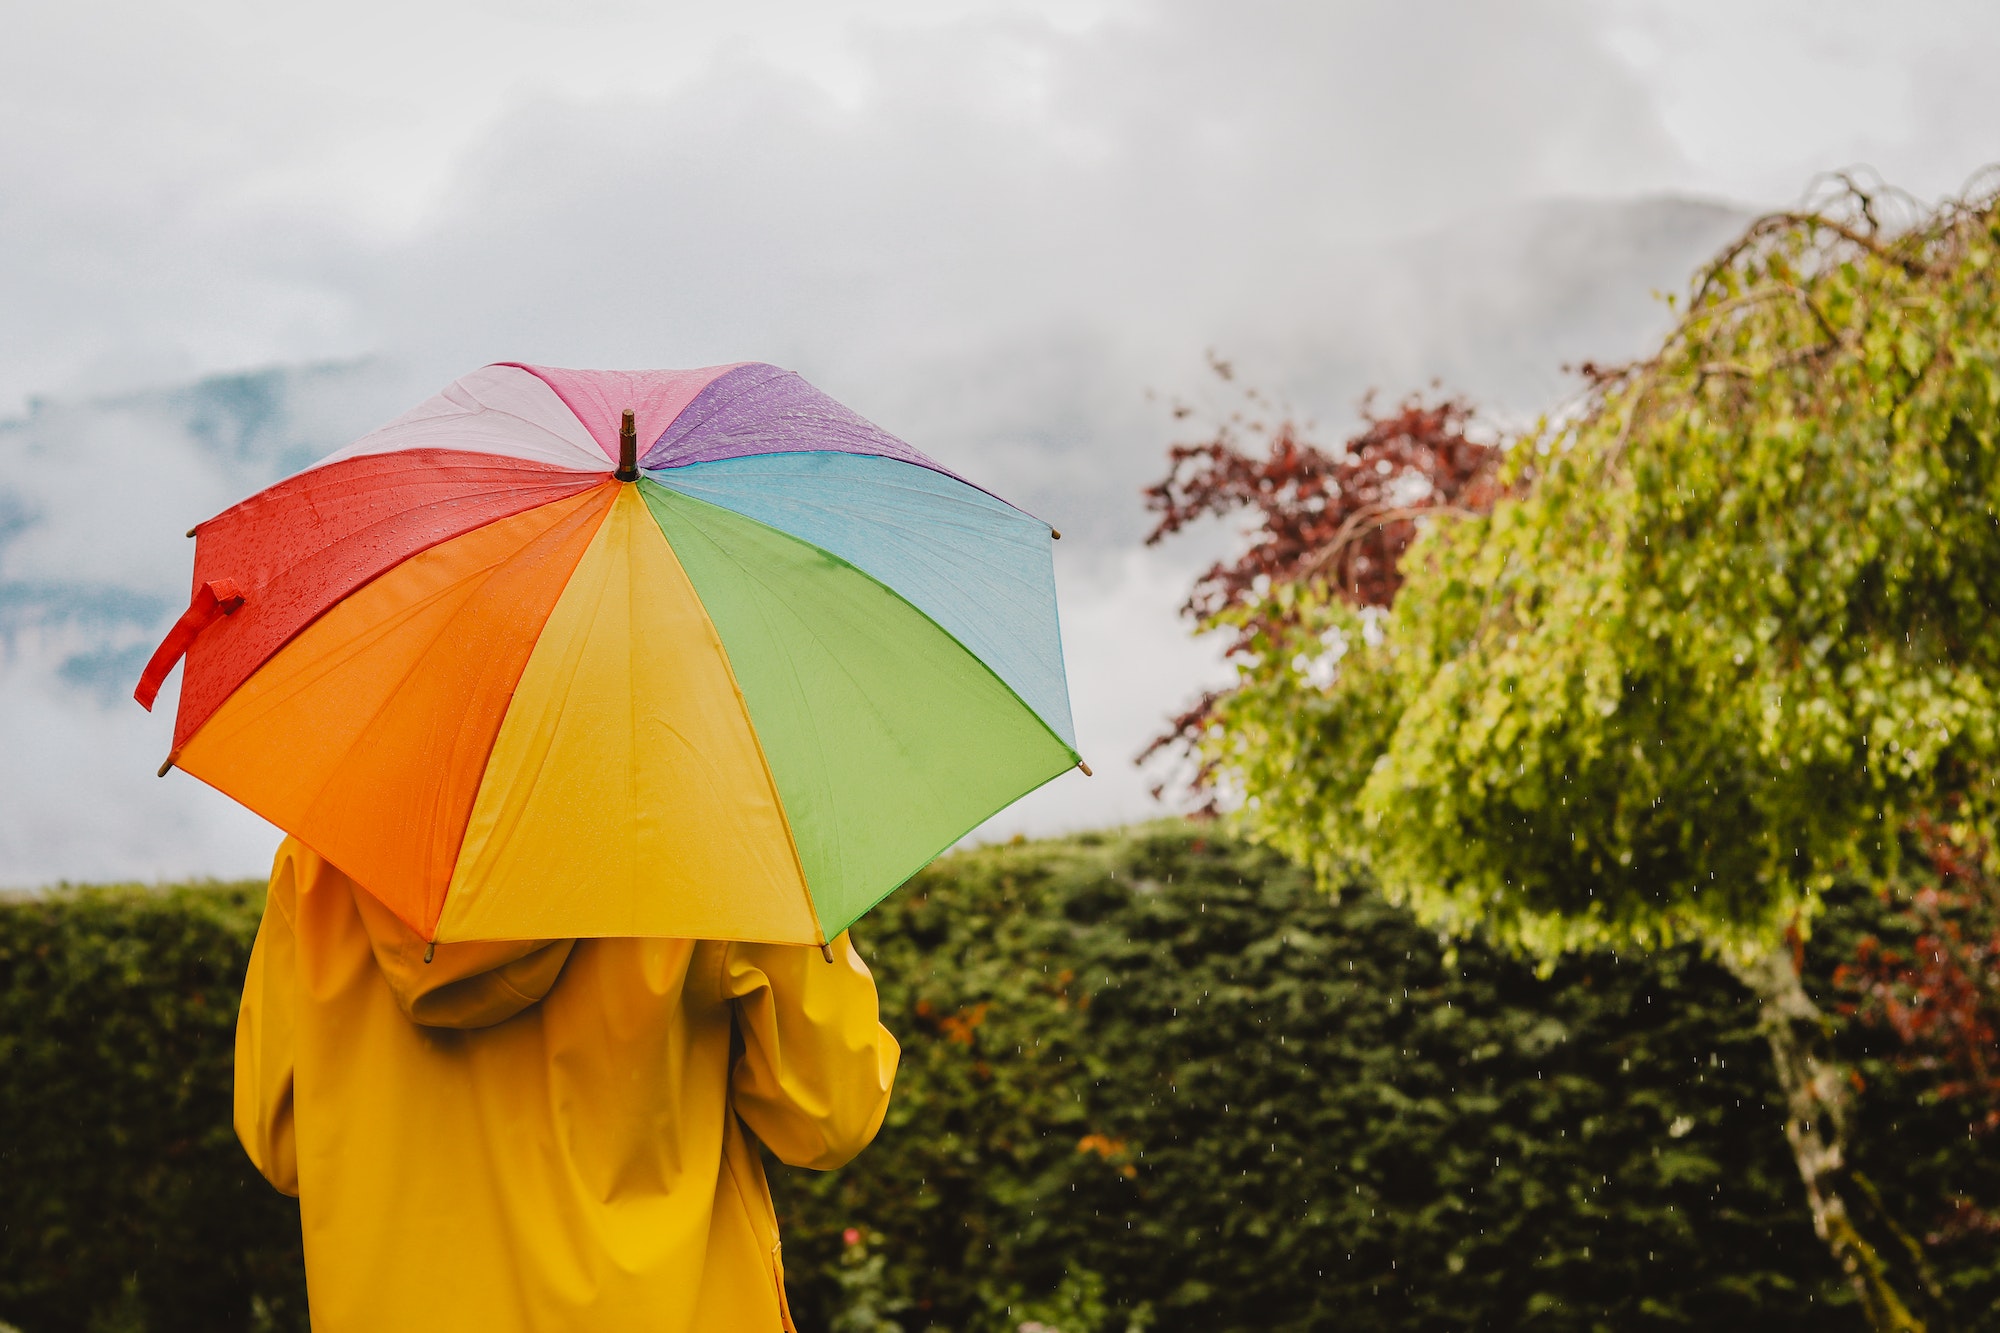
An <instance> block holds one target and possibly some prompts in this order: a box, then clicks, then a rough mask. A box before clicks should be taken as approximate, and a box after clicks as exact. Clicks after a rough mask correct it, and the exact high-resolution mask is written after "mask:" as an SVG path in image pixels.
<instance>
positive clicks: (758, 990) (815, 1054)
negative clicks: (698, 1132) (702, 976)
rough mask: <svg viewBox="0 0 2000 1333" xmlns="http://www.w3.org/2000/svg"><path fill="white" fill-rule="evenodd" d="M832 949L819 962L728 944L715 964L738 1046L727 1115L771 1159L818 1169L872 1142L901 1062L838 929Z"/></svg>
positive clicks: (867, 981)
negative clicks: (772, 1155)
mask: <svg viewBox="0 0 2000 1333" xmlns="http://www.w3.org/2000/svg"><path fill="white" fill-rule="evenodd" d="M832 947H833V962H832V963H831V964H829V963H828V962H827V961H826V960H825V959H824V958H822V957H821V956H820V952H819V950H818V949H811V948H800V947H799V946H797V945H787V944H732V945H730V946H729V947H728V950H727V952H726V953H725V954H724V957H723V965H722V998H723V999H725V1000H728V1001H733V1002H734V1004H735V1009H736V1029H737V1031H738V1033H739V1034H741V1036H742V1040H743V1053H742V1055H741V1056H740V1057H739V1058H738V1059H737V1061H736V1066H735V1068H734V1069H733V1070H732V1071H731V1074H730V1084H729V1090H730V1101H731V1103H732V1105H733V1106H734V1107H735V1110H736V1114H737V1115H739V1116H741V1117H742V1118H743V1122H744V1123H745V1124H746V1125H748V1126H749V1127H750V1129H751V1131H752V1132H754V1133H755V1134H756V1135H757V1137H758V1138H759V1139H761V1140H763V1142H764V1146H765V1147H767V1148H769V1149H770V1150H771V1151H772V1152H773V1153H775V1154H776V1155H777V1156H778V1159H779V1160H780V1161H782V1162H785V1163H787V1164H788V1165H791V1166H806V1167H812V1168H813V1169H815V1170H819V1171H828V1170H831V1169H832V1168H834V1167H836V1166H840V1165H842V1164H844V1163H845V1162H847V1161H848V1160H849V1159H851V1158H852V1157H853V1156H854V1155H855V1154H856V1153H858V1152H860V1151H861V1150H862V1149H863V1148H865V1147H867V1146H868V1142H869V1140H871V1139H873V1138H874V1137H875V1131H876V1130H878V1129H880V1128H881V1127H882V1117H883V1116H884V1115H885V1114H886V1113H887V1112H888V1110H889V1089H890V1086H891V1085H892V1084H893V1083H894V1082H895V1079H896V1062H897V1061H898V1060H899V1059H900V1058H901V1055H902V1049H901V1048H900V1047H899V1046H897V1044H896V1039H895V1038H894V1037H892V1036H890V1035H889V1031H888V1029H886V1028H884V1027H883V1026H882V1024H881V1022H880V1021H879V1020H878V1017H877V1002H876V997H875V978H874V976H873V975H872V974H870V972H869V971H868V965H867V964H866V963H864V962H862V961H861V955H860V954H859V953H857V952H855V949H854V942H853V941H852V940H851V939H849V938H848V936H847V935H846V933H845V932H843V933H842V934H841V936H840V937H839V938H838V939H836V940H834V941H833V946H832Z"/></svg>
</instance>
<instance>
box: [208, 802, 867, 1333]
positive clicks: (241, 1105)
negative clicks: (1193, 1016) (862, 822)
mask: <svg viewBox="0 0 2000 1333" xmlns="http://www.w3.org/2000/svg"><path fill="white" fill-rule="evenodd" d="M833 949H834V962H833V964H832V965H831V966H829V965H828V964H827V963H826V962H825V960H824V959H822V958H821V956H820V954H819V951H818V950H817V949H808V948H799V947H797V946H791V945H769V944H720V943H714V942H700V941H693V940H641V939H598V940H579V941H575V942H571V941H566V940H565V941H557V942H554V943H548V942H543V941H533V942H523V943H517V944H441V945H439V946H438V947H437V953H436V957H435V959H434V960H433V961H432V962H430V963H428V964H427V963H425V962H424V961H423V953H424V945H423V942H422V941H421V940H420V939H419V938H417V936H416V935H414V934H413V933H411V932H410V930H409V929H408V928H407V927H405V926H404V925H403V924H402V923H401V922H399V921H398V920H397V919H396V918H395V917H394V916H392V915H391V914H390V913H389V912H388V910H387V909H386V908H383V907H381V906H380V905H378V904H377V903H376V902H375V900H374V899H373V898H372V897H370V896H369V895H368V894H367V893H366V892H364V891H361V890H359V889H357V888H356V887H355V885H354V882H353V881H352V880H350V879H348V878H347V876H345V875H343V874H342V873H341V872H340V871H339V870H337V869H335V868H334V867H333V866H331V865H328V864H327V863H326V862H325V861H324V860H322V859H321V858H320V857H319V856H318V855H316V854H315V853H314V852H312V851H311V850H310V849H308V848H307V847H305V846H304V845H302V844H301V843H299V842H298V841H297V840H296V839H287V840H286V841H285V844H284V846H282V847H281V848H279V850H278V858H277V864H276V865H275V866H274V868H273V870H272V875H271V894H270V901H269V903H268V904H267V905H266V907H265V909H264V920H263V924H262V926H261V927H260V928H259V930H258V932H257V943H256V948H255V950H254V951H253V952H252V954H251V957H250V971H249V975H248V977H247V978H246V980H245V984H244V991H243V1009H242V1013H241V1015H240V1017H239V1019H238V1022H237V1033H236V1132H237V1135H238V1136H239V1137H240V1138H241V1139H242V1140H243V1146H244V1147H245V1148H246V1149H248V1150H249V1153H250V1156H251V1159H252V1160H253V1161H255V1162H256V1164H257V1169H258V1170H259V1171H261V1172H263V1173H264V1176H265V1178H266V1179H267V1180H269V1181H270V1182H271V1183H272V1184H273V1185H275V1186H277V1187H278V1188H279V1189H281V1190H284V1191H285V1192H286V1193H288V1194H296V1195H297V1196H298V1197H299V1203H300V1214H301V1217H302V1219H303V1225H304V1230H305V1252H306V1277H307V1285H308V1292H309V1297H310V1301H311V1307H312V1324H313V1328H314V1330H315V1333H394V1331H395V1330H403V1329H409V1330H422V1331H423V1333H454V1331H455V1330H478V1333H515V1331H516V1330H518V1331H519V1333H530V1331H531V1330H532V1331H534V1333H556V1331H558V1330H572V1329H575V1330H583V1329H588V1330H627V1329H632V1330H639V1329H644V1330H661V1331H663V1333H665V1331H669V1330H671V1331H672V1333H680V1331H681V1330H700V1331H701V1333H709V1331H710V1330H719V1331H723V1333H734V1331H735V1330H776V1329H779V1328H785V1329H789V1328H791V1326H792V1323H791V1318H790V1315H789V1313H788V1312H787V1310H786V1307H785V1297H784V1274H783V1270H782V1268H781V1266H780V1264H779V1257H778V1228H777V1218H776V1216H775V1214H774V1213H773V1211H772V1207H771V1196H770V1192H769V1190H768V1189H767V1187H766V1185H765V1182H764V1172H763V1168H762V1166H761V1165H760V1164H759V1161H758V1157H757V1150H756V1146H755V1143H754V1142H753V1141H752V1140H751V1139H750V1138H749V1136H748V1135H747V1134H746V1133H745V1128H746V1127H747V1128H748V1130H749V1132H750V1133H754V1134H755V1135H756V1137H757V1139H760V1140H762V1141H763V1143H764V1144H765V1146H766V1147H768V1148H769V1149H770V1150H771V1151H772V1152H773V1153H775V1154H776V1155H777V1156H778V1157H779V1158H780V1159H782V1160H783V1161H786V1162H789V1163H792V1164H794V1165H797V1166H809V1167H817V1168H821V1169H825V1168H829V1167H835V1166H839V1165H840V1164H842V1163H843V1162H845V1161H847V1160H848V1159H849V1158H851V1157H853V1156H854V1155H855V1154H856V1153H857V1152H859V1151H860V1150H861V1149H862V1148H863V1147H864V1146H866V1144H867V1143H868V1141H869V1140H870V1139H871V1138H873V1137H874V1135H875V1131H876V1130H877V1129H878V1128H879V1127H880V1126H881V1123H882V1116H883V1113H884V1112H885V1111H886V1110H887V1109H888V1104H889V1087H890V1083H891V1081H892V1080H893V1079H894V1077H895V1072H896V1062H897V1058H898V1055H899V1051H898V1048H897V1045H896V1041H895V1038H893V1037H891V1036H890V1035H889V1033H888V1032H887V1031H885V1030H884V1029H883V1028H882V1026H881V1024H880V1023H879V1022H878V1021H877V1017H876V999H875V983H874V980H873V978H871V977H870V975H869V973H868V969H867V967H866V965H864V964H863V963H862V961H861V959H860V957H859V956H858V955H857V954H856V953H855V951H854V948H853V946H852V944H851V943H850V942H849V940H848V938H847V937H846V936H845V935H842V936H841V937H840V938H839V939H838V940H836V941H835V942H834V945H833Z"/></svg>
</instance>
